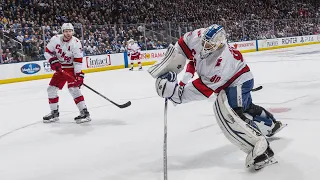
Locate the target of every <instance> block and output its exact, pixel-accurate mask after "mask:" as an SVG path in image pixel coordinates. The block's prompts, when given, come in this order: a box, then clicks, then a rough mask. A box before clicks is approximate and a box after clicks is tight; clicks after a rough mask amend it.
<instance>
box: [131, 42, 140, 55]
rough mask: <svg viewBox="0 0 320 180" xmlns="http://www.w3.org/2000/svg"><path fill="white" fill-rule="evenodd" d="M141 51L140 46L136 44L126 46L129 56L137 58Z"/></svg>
mask: <svg viewBox="0 0 320 180" xmlns="http://www.w3.org/2000/svg"><path fill="white" fill-rule="evenodd" d="M140 51H141V48H140V46H139V45H138V44H137V43H134V44H128V52H129V54H130V56H137V55H139V53H140Z"/></svg>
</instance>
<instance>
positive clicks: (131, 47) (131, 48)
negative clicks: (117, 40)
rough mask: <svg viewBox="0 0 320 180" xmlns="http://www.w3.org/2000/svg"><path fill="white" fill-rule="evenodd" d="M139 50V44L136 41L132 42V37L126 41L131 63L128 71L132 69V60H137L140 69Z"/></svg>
mask: <svg viewBox="0 0 320 180" xmlns="http://www.w3.org/2000/svg"><path fill="white" fill-rule="evenodd" d="M140 52H141V48H140V46H139V45H138V44H137V43H136V42H134V40H133V39H130V40H129V41H128V54H129V56H130V64H131V66H130V69H129V70H130V71H132V70H133V65H134V61H137V62H138V66H139V70H142V64H141V60H140Z"/></svg>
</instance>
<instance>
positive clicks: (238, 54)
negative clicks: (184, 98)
mask: <svg viewBox="0 0 320 180" xmlns="http://www.w3.org/2000/svg"><path fill="white" fill-rule="evenodd" d="M229 50H230V52H231V53H232V55H233V57H234V58H235V59H236V60H238V61H241V62H243V56H242V54H241V52H240V51H239V50H236V49H234V48H233V47H229Z"/></svg>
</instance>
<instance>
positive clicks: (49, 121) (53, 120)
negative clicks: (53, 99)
mask: <svg viewBox="0 0 320 180" xmlns="http://www.w3.org/2000/svg"><path fill="white" fill-rule="evenodd" d="M57 121H59V118H53V119H50V120H43V123H46V124H48V123H54V122H57Z"/></svg>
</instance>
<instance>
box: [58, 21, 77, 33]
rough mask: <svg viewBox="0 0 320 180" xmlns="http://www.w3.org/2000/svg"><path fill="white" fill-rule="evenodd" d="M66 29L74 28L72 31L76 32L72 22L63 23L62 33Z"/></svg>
mask: <svg viewBox="0 0 320 180" xmlns="http://www.w3.org/2000/svg"><path fill="white" fill-rule="evenodd" d="M64 30H72V32H74V28H73V26H72V24H71V23H63V25H62V27H61V31H62V33H63V32H64Z"/></svg>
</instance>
